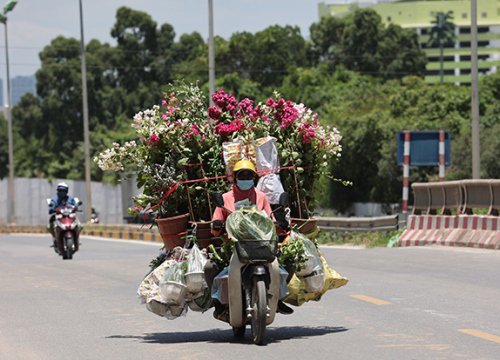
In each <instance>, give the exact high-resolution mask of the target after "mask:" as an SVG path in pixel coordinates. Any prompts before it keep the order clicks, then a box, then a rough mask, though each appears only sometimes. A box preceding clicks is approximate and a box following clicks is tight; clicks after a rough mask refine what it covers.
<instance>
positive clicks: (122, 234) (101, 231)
mask: <svg viewBox="0 0 500 360" xmlns="http://www.w3.org/2000/svg"><path fill="white" fill-rule="evenodd" d="M19 233H24V234H47V235H49V233H48V231H47V227H46V226H43V225H0V234H19ZM80 235H83V236H85V235H87V236H97V237H106V238H111V239H120V240H138V241H149V242H157V243H163V240H162V238H161V236H160V234H159V233H158V231H157V229H156V228H155V229H148V228H143V227H141V226H134V225H131V226H124V225H107V226H105V225H84V226H83V230H82V232H81V233H80Z"/></svg>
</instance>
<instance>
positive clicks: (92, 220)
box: [90, 208, 101, 224]
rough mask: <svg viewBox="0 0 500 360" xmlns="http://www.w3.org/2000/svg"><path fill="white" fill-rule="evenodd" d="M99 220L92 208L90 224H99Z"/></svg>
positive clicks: (97, 214)
mask: <svg viewBox="0 0 500 360" xmlns="http://www.w3.org/2000/svg"><path fill="white" fill-rule="evenodd" d="M100 221H101V220H100V219H99V213H98V212H97V211H95V209H94V208H92V213H91V216H90V223H91V224H99V222H100Z"/></svg>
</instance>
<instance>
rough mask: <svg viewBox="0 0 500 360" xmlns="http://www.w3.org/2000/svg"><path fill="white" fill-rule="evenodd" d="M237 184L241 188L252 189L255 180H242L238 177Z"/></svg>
mask: <svg viewBox="0 0 500 360" xmlns="http://www.w3.org/2000/svg"><path fill="white" fill-rule="evenodd" d="M236 186H238V187H239V188H240V189H241V190H250V189H251V188H252V187H253V186H254V183H253V180H240V179H236Z"/></svg>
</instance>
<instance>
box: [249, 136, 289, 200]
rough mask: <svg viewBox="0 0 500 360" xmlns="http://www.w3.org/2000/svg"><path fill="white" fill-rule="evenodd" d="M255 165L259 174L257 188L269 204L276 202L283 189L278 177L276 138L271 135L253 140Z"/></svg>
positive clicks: (278, 162)
mask: <svg viewBox="0 0 500 360" xmlns="http://www.w3.org/2000/svg"><path fill="white" fill-rule="evenodd" d="M255 154H256V160H255V161H256V167H257V171H258V172H259V174H260V175H261V177H260V178H259V181H258V183H257V186H256V188H257V190H260V191H262V192H263V193H264V194H265V195H266V196H267V198H268V199H269V202H270V203H271V204H278V203H279V197H280V195H281V193H283V192H284V191H285V190H284V189H283V185H282V184H281V180H280V177H279V175H278V174H279V167H280V161H279V156H278V148H277V146H276V138H273V137H271V136H268V137H265V138H260V139H257V140H255Z"/></svg>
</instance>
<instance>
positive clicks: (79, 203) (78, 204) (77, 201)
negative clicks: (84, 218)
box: [75, 197, 83, 206]
mask: <svg viewBox="0 0 500 360" xmlns="http://www.w3.org/2000/svg"><path fill="white" fill-rule="evenodd" d="M75 203H76V206H80V205H82V204H83V203H82V200H80V199H79V198H77V197H75Z"/></svg>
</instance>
